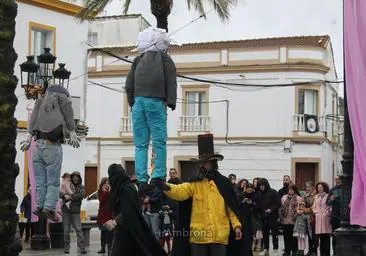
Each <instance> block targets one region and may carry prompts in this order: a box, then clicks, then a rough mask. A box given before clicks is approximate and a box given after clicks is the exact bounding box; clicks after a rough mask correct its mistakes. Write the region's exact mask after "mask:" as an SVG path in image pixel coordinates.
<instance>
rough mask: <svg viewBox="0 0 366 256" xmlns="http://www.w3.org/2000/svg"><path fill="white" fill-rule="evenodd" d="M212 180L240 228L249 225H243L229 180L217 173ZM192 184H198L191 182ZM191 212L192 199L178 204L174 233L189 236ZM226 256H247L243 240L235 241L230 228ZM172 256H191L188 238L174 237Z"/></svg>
mask: <svg viewBox="0 0 366 256" xmlns="http://www.w3.org/2000/svg"><path fill="white" fill-rule="evenodd" d="M211 178H212V180H213V181H214V182H215V184H216V186H217V188H218V190H219V192H220V194H221V196H222V197H223V198H224V200H225V203H226V204H227V205H228V206H229V207H230V209H231V210H232V211H233V212H234V213H235V215H236V216H237V217H238V219H239V221H240V223H241V224H242V227H244V225H245V224H246V225H250V223H245V221H244V219H243V218H242V216H241V214H240V206H239V202H238V200H237V197H236V193H235V190H234V188H233V186H232V184H231V183H230V181H229V179H228V178H226V177H225V176H223V175H221V174H220V173H219V172H218V171H214V174H213V175H212V176H211ZM193 182H199V180H198V181H193ZM191 212H192V199H188V200H186V201H183V202H180V203H179V214H178V219H177V226H176V230H177V232H175V233H176V234H177V235H179V234H187V231H188V234H189V230H190V223H191ZM179 231H181V232H179ZM226 255H227V256H247V255H249V252H246V249H245V247H244V240H243V238H242V239H241V240H235V232H234V230H233V229H232V228H231V231H230V236H229V244H228V246H227V253H226ZM172 256H191V248H190V242H189V236H175V237H174V245H173V251H172Z"/></svg>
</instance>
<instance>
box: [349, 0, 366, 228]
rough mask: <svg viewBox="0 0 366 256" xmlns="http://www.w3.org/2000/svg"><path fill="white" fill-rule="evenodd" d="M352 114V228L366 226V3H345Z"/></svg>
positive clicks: (350, 1)
mask: <svg viewBox="0 0 366 256" xmlns="http://www.w3.org/2000/svg"><path fill="white" fill-rule="evenodd" d="M344 22H345V25H344V37H345V41H344V43H345V46H344V49H345V70H346V78H345V79H346V88H347V101H348V111H349V116H350V123H351V129H352V135H353V141H354V146H355V152H354V167H353V169H354V174H353V175H354V176H353V188H352V199H351V224H354V225H361V226H366V1H365V0H344Z"/></svg>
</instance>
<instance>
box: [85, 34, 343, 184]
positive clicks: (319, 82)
mask: <svg viewBox="0 0 366 256" xmlns="http://www.w3.org/2000/svg"><path fill="white" fill-rule="evenodd" d="M133 48H134V47H133V46H131V47H124V46H123V47H105V48H104V50H106V51H108V52H111V53H113V54H115V55H118V56H121V57H126V58H128V59H129V60H133V58H134V57H135V56H136V53H132V52H131V50H132V49H133ZM169 51H170V55H171V56H172V58H173V60H174V61H175V63H176V66H177V72H178V74H179V75H184V76H189V77H193V78H199V79H200V80H209V81H211V82H208V81H200V80H196V81H193V80H190V79H186V78H178V104H177V108H176V110H175V111H173V112H172V111H170V110H169V111H168V142H167V154H168V156H167V168H168V169H169V168H171V167H174V168H176V169H177V170H178V173H179V175H180V176H181V178H182V179H183V180H188V179H189V178H190V177H192V176H193V175H194V174H195V166H194V164H193V163H191V162H190V161H189V159H191V158H193V157H196V156H197V154H198V147H197V135H198V134H202V133H213V134H214V136H215V151H217V152H219V153H221V154H223V155H224V157H225V159H224V161H223V162H221V163H220V164H219V167H220V171H221V172H222V173H223V174H224V175H228V174H229V173H235V174H236V175H237V177H238V178H246V179H249V180H252V179H253V178H254V177H266V178H268V180H269V181H270V183H271V185H272V186H273V187H274V188H276V189H278V188H280V187H281V186H282V177H283V175H285V174H287V175H290V176H291V177H292V180H293V181H294V182H295V183H296V184H298V185H299V186H300V188H301V189H303V188H304V185H305V182H306V181H308V180H311V181H313V182H318V181H326V182H328V183H330V185H332V184H333V179H334V175H335V173H336V172H337V171H338V170H339V169H340V163H339V162H340V151H341V145H340V143H339V142H340V139H339V136H340V134H339V129H338V126H339V123H338V122H337V121H336V120H337V119H336V118H334V117H336V116H338V100H337V99H338V93H337V89H336V86H334V85H333V84H331V83H327V82H325V81H335V80H337V76H336V71H335V67H334V62H333V52H332V47H331V41H330V38H329V36H308V37H307V36H303V37H283V38H267V39H254V40H240V41H227V42H209V43H194V44H185V45H182V46H172V47H171V48H170V50H169ZM114 60H115V58H113V57H111V56H109V55H108V54H106V53H102V52H100V51H96V50H95V51H94V50H90V51H89V61H88V70H89V78H88V79H89V81H91V83H89V85H88V95H87V101H88V103H89V104H88V107H87V109H88V118H87V123H88V125H89V126H90V132H89V136H88V137H87V139H86V152H87V156H86V170H87V169H88V168H89V169H90V170H92V171H90V172H93V173H97V177H98V180H99V179H100V178H101V177H103V176H107V168H108V166H109V165H110V164H112V163H122V164H123V165H124V166H125V167H126V169H127V170H128V172H129V173H130V174H132V173H133V171H134V145H133V137H132V129H133V127H132V125H131V117H130V109H129V106H128V104H127V99H126V95H125V94H124V93H121V92H118V90H122V88H123V87H124V85H125V84H124V83H125V79H126V75H127V73H128V71H129V69H130V64H129V63H126V62H123V61H118V62H114V63H113V61H114ZM105 63H111V64H109V65H105ZM212 81H221V82H226V83H235V84H238V85H229V84H226V85H225V84H218V83H215V82H212ZM302 82H306V84H302V85H297V86H280V85H281V84H292V83H302ZM98 84H99V86H98ZM253 84H257V85H272V86H271V87H263V86H258V87H253V86H247V85H253ZM100 85H101V86H100ZM273 85H278V86H273ZM102 86H103V87H102ZM106 87H108V88H109V89H107V88H106ZM307 118H309V120H307ZM312 118H314V119H312ZM310 119H312V120H310ZM316 119H317V121H316ZM314 125H317V127H318V128H319V131H317V132H315V133H311V132H309V130H312V127H315V126H314ZM307 128H308V129H307ZM87 177H88V176H87V175H86V178H87Z"/></svg>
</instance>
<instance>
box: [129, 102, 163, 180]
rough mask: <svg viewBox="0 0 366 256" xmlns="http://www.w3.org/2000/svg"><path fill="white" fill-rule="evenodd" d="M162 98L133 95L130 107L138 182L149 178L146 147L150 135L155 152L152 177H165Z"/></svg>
mask: <svg viewBox="0 0 366 256" xmlns="http://www.w3.org/2000/svg"><path fill="white" fill-rule="evenodd" d="M166 111H167V110H166V105H165V102H164V100H163V99H160V98H154V97H135V103H134V105H133V107H132V125H133V138H134V142H135V172H136V176H137V180H138V181H139V182H147V181H148V180H149V174H148V172H147V170H148V148H149V141H150V137H151V140H152V147H153V151H154V154H155V159H154V172H153V173H152V177H151V178H152V179H162V180H165V178H166V141H167V116H166V113H167V112H166Z"/></svg>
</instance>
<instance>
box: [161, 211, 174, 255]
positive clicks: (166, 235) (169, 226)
mask: <svg viewBox="0 0 366 256" xmlns="http://www.w3.org/2000/svg"><path fill="white" fill-rule="evenodd" d="M159 218H160V232H159V235H160V245H161V246H163V247H164V246H165V243H166V244H167V249H168V251H167V252H168V253H170V251H171V239H172V238H173V220H174V214H173V211H172V210H170V207H169V206H168V205H165V206H163V208H162V209H161V211H159Z"/></svg>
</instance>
